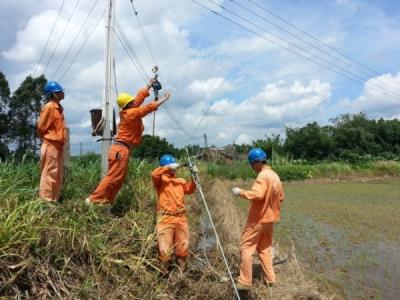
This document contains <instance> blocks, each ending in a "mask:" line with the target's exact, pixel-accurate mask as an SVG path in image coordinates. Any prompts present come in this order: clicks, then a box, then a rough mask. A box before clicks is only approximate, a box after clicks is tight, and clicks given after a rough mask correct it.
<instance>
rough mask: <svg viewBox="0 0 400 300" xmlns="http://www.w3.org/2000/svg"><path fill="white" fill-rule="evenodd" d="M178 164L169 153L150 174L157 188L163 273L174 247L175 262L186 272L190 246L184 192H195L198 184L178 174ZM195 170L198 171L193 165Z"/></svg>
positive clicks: (158, 233)
mask: <svg viewBox="0 0 400 300" xmlns="http://www.w3.org/2000/svg"><path fill="white" fill-rule="evenodd" d="M178 168H179V164H178V163H177V162H176V160H175V158H174V157H173V156H172V155H169V154H166V155H164V156H162V157H161V159H160V167H158V168H156V169H155V170H154V171H153V172H152V174H151V176H152V180H153V184H154V188H155V189H156V191H157V196H158V202H157V214H158V217H157V240H158V253H159V259H160V261H161V262H162V264H163V268H162V272H163V273H166V272H167V265H168V264H169V262H170V260H171V255H172V253H173V252H174V249H175V255H176V263H177V265H178V267H179V270H180V271H181V272H183V271H184V270H185V267H186V258H187V256H188V249H189V225H188V222H187V219H186V215H185V194H192V193H194V191H195V190H196V184H195V183H194V182H193V180H191V181H190V182H187V181H186V180H185V179H183V178H177V177H176V170H177V169H178ZM192 172H196V173H197V168H196V167H195V166H193V169H192Z"/></svg>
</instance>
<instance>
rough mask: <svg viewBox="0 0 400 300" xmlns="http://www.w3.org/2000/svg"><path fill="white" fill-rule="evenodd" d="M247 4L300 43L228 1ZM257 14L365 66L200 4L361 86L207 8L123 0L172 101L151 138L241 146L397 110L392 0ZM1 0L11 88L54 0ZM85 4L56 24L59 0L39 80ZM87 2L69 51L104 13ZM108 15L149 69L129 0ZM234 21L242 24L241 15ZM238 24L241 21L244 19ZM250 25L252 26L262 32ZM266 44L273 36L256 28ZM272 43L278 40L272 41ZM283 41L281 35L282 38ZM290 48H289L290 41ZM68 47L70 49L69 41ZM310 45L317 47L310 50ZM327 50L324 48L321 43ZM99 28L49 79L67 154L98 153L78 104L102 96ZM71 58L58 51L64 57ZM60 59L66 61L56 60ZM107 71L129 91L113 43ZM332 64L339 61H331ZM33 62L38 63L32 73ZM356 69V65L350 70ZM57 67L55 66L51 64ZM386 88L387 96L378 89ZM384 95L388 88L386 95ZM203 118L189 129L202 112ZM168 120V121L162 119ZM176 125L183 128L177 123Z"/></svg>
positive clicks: (132, 86) (27, 68)
mask: <svg viewBox="0 0 400 300" xmlns="http://www.w3.org/2000/svg"><path fill="white" fill-rule="evenodd" d="M236 1H237V2H238V3H239V4H241V5H244V6H245V7H247V8H248V9H251V10H254V11H256V12H257V13H258V14H260V15H262V16H265V17H267V18H268V20H271V21H273V22H275V23H277V24H279V25H280V26H282V27H284V28H285V29H287V30H290V31H292V32H294V33H296V34H297V35H301V37H302V39H306V40H307V41H308V42H309V43H310V42H314V41H313V40H310V39H309V38H308V37H307V36H305V35H302V34H301V33H299V32H296V31H295V30H294V29H293V28H291V27H288V25H287V24H286V23H282V22H280V21H279V20H278V19H274V18H273V17H272V16H270V15H266V14H265V13H264V12H263V11H262V10H260V9H259V8H256V7H255V6H254V5H253V4H251V3H250V1H248V0H236ZM255 1H256V2H258V3H260V4H261V5H263V6H264V7H265V8H266V9H268V10H270V11H272V12H273V13H274V14H276V15H279V16H280V17H281V18H284V19H285V20H288V21H290V22H291V23H293V24H295V25H296V26H298V27H300V28H301V29H303V30H304V31H306V32H308V33H310V34H312V35H314V36H316V37H317V38H318V39H320V40H322V41H324V42H325V43H327V44H328V45H329V46H330V47H333V48H336V49H338V50H340V51H341V52H343V53H345V54H346V55H348V56H350V57H351V58H353V59H355V60H357V61H358V62H360V63H362V64H363V65H365V66H368V67H369V68H371V69H373V70H374V71H376V73H375V72H368V73H369V74H363V73H357V72H358V71H357V70H356V69H354V68H350V67H349V66H348V64H349V63H352V62H350V61H348V60H347V61H346V62H347V65H346V64H343V62H342V63H341V62H340V60H338V59H336V60H333V59H332V57H329V56H326V55H324V53H321V52H319V51H316V50H315V48H312V47H310V46H309V44H305V43H304V42H301V41H300V40H298V39H295V38H293V36H290V35H288V34H287V33H285V32H283V31H281V30H278V29H277V28H275V27H273V26H272V25H271V24H268V23H265V22H264V21H263V20H262V19H259V18H257V17H256V16H255V15H254V14H249V13H248V12H245V11H244V10H243V9H241V8H240V7H238V6H235V4H234V3H232V2H231V1H223V0H212V1H208V0H201V1H200V2H201V3H202V4H204V5H206V6H208V7H210V8H211V7H212V8H214V9H216V10H218V11H219V12H220V13H226V12H224V11H221V9H220V8H218V7H216V6H215V5H214V4H212V2H217V3H219V4H221V5H224V6H225V7H226V8H229V9H231V10H233V11H234V12H235V13H237V14H240V15H241V16H243V17H246V18H250V19H251V21H252V22H254V23H256V24H257V25H258V26H260V27H262V28H265V29H268V30H269V31H272V32H274V33H275V34H276V35H278V36H279V37H281V38H283V39H285V41H288V42H289V43H291V44H286V46H289V47H290V48H291V49H292V50H296V51H298V48H294V47H302V48H304V49H305V50H306V52H305V53H303V54H304V55H306V56H307V57H310V55H314V57H312V56H311V58H312V59H318V58H316V56H318V57H322V58H323V59H325V60H327V61H329V62H330V63H332V64H334V65H336V66H339V67H341V68H342V69H341V70H340V72H346V74H347V75H350V72H355V73H357V74H358V76H360V77H362V78H361V80H360V81H361V82H353V81H351V80H349V79H347V78H344V77H343V76H339V75H338V74H336V73H333V72H331V71H328V70H326V69H324V68H322V67H320V66H316V65H314V64H312V63H310V62H309V61H307V60H305V59H304V58H302V57H299V56H296V55H294V54H293V53H291V52H289V51H287V50H285V49H283V48H281V47H278V46H276V45H274V44H272V43H270V42H267V41H265V40H264V39H262V38H260V37H259V36H256V35H252V34H251V33H249V32H247V31H245V30H243V29H242V28H239V27H237V26H235V25H233V24H231V23H229V22H227V21H226V20H223V19H221V18H219V17H218V16H216V15H214V14H211V13H210V12H209V11H206V10H204V9H203V8H201V7H199V6H198V5H196V4H194V3H193V2H192V1H189V0H165V1H162V2H160V1H156V0H146V1H145V0H135V5H136V8H137V10H138V11H139V14H140V17H141V20H142V23H143V24H144V30H145V31H146V33H147V35H148V37H149V41H150V44H151V45H152V48H153V51H154V54H155V56H156V59H157V61H158V63H159V65H160V70H161V74H162V79H163V80H164V86H165V87H166V88H167V89H169V90H171V91H172V93H173V97H172V99H171V101H170V103H168V105H167V106H166V107H165V108H161V109H160V111H159V112H158V117H157V128H156V133H157V134H159V135H161V136H163V137H166V138H167V139H168V140H169V141H171V142H173V143H174V144H175V145H178V146H182V145H184V144H188V143H192V144H193V143H201V136H202V135H203V133H204V132H207V135H208V139H209V141H210V143H212V144H215V145H218V146H221V145H224V144H228V143H231V142H236V143H242V142H250V141H251V140H254V139H257V138H263V137H264V135H265V134H271V133H282V132H284V127H285V126H302V125H304V124H306V123H307V122H311V121H318V122H321V123H328V120H329V118H331V117H334V116H337V115H339V114H343V113H355V112H359V111H364V112H366V113H367V114H368V115H369V116H371V117H374V118H380V117H382V118H399V117H400V105H399V104H400V96H399V95H400V75H399V71H400V47H399V46H400V2H399V1H356V0H336V1H333V0H332V1H262V0H255ZM22 2H23V5H22V4H21V1H18V2H17V1H11V0H2V1H1V3H0V11H1V17H0V25H1V27H2V28H3V33H2V35H1V36H0V70H1V71H2V72H4V73H5V74H6V76H7V79H8V80H9V82H10V85H11V88H12V89H15V88H16V87H17V86H18V84H19V83H20V82H21V81H22V80H23V78H24V77H25V76H26V75H28V74H33V71H34V70H35V66H36V64H37V62H38V59H39V57H40V53H41V51H42V50H43V47H44V44H45V41H46V39H47V37H48V35H49V32H50V29H51V26H52V24H53V22H54V20H55V19H56V16H57V13H58V9H59V7H60V5H61V2H62V1H61V0H57V1H55V0H38V1H33V0H25V1H22ZM92 3H93V2H92V1H79V3H78V6H77V9H76V11H75V12H74V14H73V16H72V19H71V22H70V23H67V18H68V15H69V14H70V13H71V11H72V7H73V6H74V4H75V1H66V4H65V6H64V8H63V10H62V12H61V15H60V19H59V21H58V23H57V27H56V28H55V34H54V36H52V38H51V39H50V47H49V49H48V51H47V53H46V54H45V56H44V63H46V62H47V61H48V59H49V57H50V53H51V50H52V49H54V45H55V43H56V41H57V37H58V36H59V35H60V34H61V33H62V31H63V28H64V26H65V25H66V24H67V30H66V32H65V34H64V36H63V39H62V42H61V43H60V45H59V47H58V48H57V50H56V51H55V55H54V57H53V59H52V60H51V61H50V64H49V67H48V68H47V69H46V71H45V75H46V76H47V77H48V78H49V79H55V80H58V79H59V78H57V76H59V74H57V76H56V78H51V76H52V74H53V73H54V70H55V66H57V65H58V64H59V62H60V60H61V58H62V57H63V55H64V54H65V52H66V50H67V48H68V47H69V45H70V43H71V41H72V40H73V38H74V37H75V35H76V34H77V32H78V30H79V26H80V24H81V23H82V20H83V19H84V18H85V16H86V15H87V13H88V11H89V9H90V7H91V5H92ZM105 3H106V1H101V0H100V1H99V3H98V5H97V6H96V8H95V10H94V11H93V14H92V16H91V18H90V20H89V22H88V27H87V28H84V30H83V32H84V34H83V35H82V36H79V38H78V43H77V46H79V45H80V44H81V43H82V42H83V41H84V39H85V38H87V34H88V32H89V31H90V29H91V28H92V26H93V24H94V23H95V21H96V20H97V18H98V16H100V15H101V13H102V11H103V10H104V8H105ZM117 16H118V22H119V23H120V24H121V26H122V28H123V30H124V31H125V33H126V35H127V36H128V39H129V40H130V42H131V43H132V44H133V45H134V47H135V50H136V52H137V53H138V56H139V58H140V60H141V61H142V63H143V64H144V65H145V66H146V69H147V70H148V71H147V72H148V73H151V72H150V70H151V66H152V65H153V62H152V60H151V57H150V54H149V52H148V50H147V48H146V44H145V42H144V39H143V36H142V34H141V31H140V29H139V28H138V26H137V22H136V19H135V18H134V15H133V12H132V10H131V7H130V4H129V0H126V1H124V0H119V1H117ZM238 21H240V22H241V23H242V24H245V23H243V21H241V20H238ZM246 26H251V25H249V24H246ZM255 30H256V31H258V32H260V33H262V34H263V35H264V34H265V32H261V31H259V29H255ZM265 37H267V38H269V39H271V38H272V39H275V38H274V37H271V36H269V35H265ZM278 42H279V43H282V41H278ZM284 43H287V42H284ZM293 45H295V46H293ZM77 46H76V47H74V48H73V51H72V54H75V52H76V51H77V48H78V47H77ZM319 47H323V46H322V45H319ZM324 49H325V51H327V52H328V53H330V54H332V55H337V53H335V52H333V51H332V50H331V49H330V48H324ZM103 56H104V24H101V26H99V27H98V28H97V29H96V30H95V32H94V34H93V36H92V37H91V38H90V39H89V40H88V42H87V44H86V46H85V48H84V49H83V51H82V53H81V54H80V55H79V57H78V59H77V60H76V62H75V63H74V64H73V65H72V67H71V69H70V72H69V73H68V74H67V75H66V76H65V78H63V80H62V82H61V84H62V85H63V86H64V87H65V88H66V90H67V93H66V99H65V100H64V102H63V105H64V107H65V112H66V118H67V122H68V124H69V126H70V127H71V132H72V136H71V139H72V141H71V142H72V144H73V152H74V153H76V152H77V151H78V150H79V143H83V144H84V151H89V150H93V151H98V148H99V145H98V144H96V143H95V142H94V139H93V138H92V137H91V136H90V123H89V114H88V111H89V110H90V109H91V108H94V107H98V106H100V105H101V102H102V97H103V96H102V94H103V85H104V83H103V80H104V79H103V78H104V75H103V72H104V71H103V70H104V64H103ZM71 57H72V55H71V56H70V57H69V58H68V59H70V58H71ZM68 59H67V60H66V62H63V63H62V68H66V67H67V65H68V61H69V60H68ZM115 59H116V73H117V82H118V89H119V91H127V92H130V93H135V91H136V90H137V89H138V88H140V87H141V86H142V85H143V80H142V79H141V77H140V76H139V74H138V72H137V71H136V69H135V68H134V67H133V65H132V63H131V61H130V60H129V58H128V56H127V55H126V53H125V52H124V49H123V48H122V47H121V45H120V44H119V42H118V41H116V42H115ZM342 59H345V58H343V57H342ZM44 65H45V64H43V63H42V65H41V66H39V70H43V68H44ZM358 67H360V66H358ZM62 68H61V69H62ZM389 89H390V90H391V92H387V93H386V94H385V91H387V90H389ZM388 93H389V94H395V95H393V96H389V95H388ZM210 105H211V109H210V110H209V113H208V115H207V117H206V118H205V119H204V120H203V122H202V123H201V126H200V127H199V129H198V130H197V131H196V134H195V136H194V137H193V138H192V135H193V134H194V132H195V128H196V127H197V125H198V123H199V121H200V120H201V119H202V117H203V115H204V113H205V111H207V109H208V108H209V107H210ZM171 117H172V118H171ZM176 122H177V123H179V127H180V128H184V130H185V132H186V133H183V132H182V130H180V129H179V128H177V127H178V125H177V124H175V123H176ZM145 125H146V133H150V132H151V118H148V119H147V120H145Z"/></svg>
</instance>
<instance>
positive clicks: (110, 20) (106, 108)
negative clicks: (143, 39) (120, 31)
mask: <svg viewBox="0 0 400 300" xmlns="http://www.w3.org/2000/svg"><path fill="white" fill-rule="evenodd" d="M107 2H108V4H107V15H106V17H107V25H106V47H105V86H104V100H103V118H104V120H105V123H104V129H103V140H102V143H101V175H102V177H104V176H105V175H107V172H108V150H109V149H110V146H111V137H112V136H111V130H112V104H110V103H111V99H112V92H113V89H114V86H113V82H114V81H113V80H112V74H113V47H112V45H113V39H114V23H115V16H114V13H115V2H116V1H115V0H108V1H107Z"/></svg>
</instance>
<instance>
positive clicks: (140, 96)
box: [135, 88, 150, 106]
mask: <svg viewBox="0 0 400 300" xmlns="http://www.w3.org/2000/svg"><path fill="white" fill-rule="evenodd" d="M148 96H150V93H149V91H148V90H147V88H142V89H140V90H139V91H138V92H137V94H136V97H135V103H136V104H137V106H140V105H142V103H143V102H144V99H146V98H147V97H148Z"/></svg>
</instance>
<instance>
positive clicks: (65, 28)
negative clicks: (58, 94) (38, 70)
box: [43, 0, 80, 73]
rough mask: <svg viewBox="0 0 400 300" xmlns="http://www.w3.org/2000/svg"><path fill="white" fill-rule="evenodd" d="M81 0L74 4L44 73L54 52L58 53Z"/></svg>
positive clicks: (44, 70)
mask: <svg viewBox="0 0 400 300" xmlns="http://www.w3.org/2000/svg"><path fill="white" fill-rule="evenodd" d="M79 1H80V0H76V2H75V5H74V7H73V8H72V11H71V13H70V14H69V16H68V19H67V22H66V23H65V26H64V28H63V31H62V33H61V34H60V36H59V37H58V41H57V42H56V46H55V47H54V49H53V51H52V52H51V54H50V58H49V60H48V61H47V64H46V66H45V67H44V69H43V73H44V72H46V70H47V67H48V66H49V64H50V62H51V60H52V59H53V56H54V54H55V53H56V51H57V48H58V46H59V45H60V43H61V40H62V38H63V36H64V34H65V31H66V30H67V28H68V25H69V23H70V22H71V18H72V16H73V15H74V13H75V10H76V7H77V6H78V4H79Z"/></svg>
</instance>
